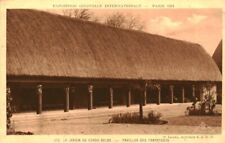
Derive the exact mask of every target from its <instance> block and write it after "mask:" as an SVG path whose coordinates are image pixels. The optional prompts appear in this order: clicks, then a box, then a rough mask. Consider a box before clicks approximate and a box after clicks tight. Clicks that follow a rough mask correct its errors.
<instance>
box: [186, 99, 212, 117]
mask: <svg viewBox="0 0 225 143" xmlns="http://www.w3.org/2000/svg"><path fill="white" fill-rule="evenodd" d="M215 107H216V101H215V100H214V99H213V98H212V96H205V98H204V100H202V101H197V100H195V101H194V102H193V103H192V106H190V107H187V109H186V111H185V114H186V115H214V114H215V113H216V112H215V111H214V109H215Z"/></svg>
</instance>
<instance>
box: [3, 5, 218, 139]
mask: <svg viewBox="0 0 225 143" xmlns="http://www.w3.org/2000/svg"><path fill="white" fill-rule="evenodd" d="M6 85H7V86H6V96H7V101H6V107H5V108H6V111H7V115H6V116H7V120H6V126H7V133H6V134H7V135H98V134H101V135H125V134H131V135H132V134H136V135H155V134H157V135H160V134H169V135H173V134H176V135H177V134H178V135H182V134H206V135H221V134H222V9H210V8H205V9H194V8H193V9H192V8H188V9H150V8H149V9H7V10H6Z"/></svg>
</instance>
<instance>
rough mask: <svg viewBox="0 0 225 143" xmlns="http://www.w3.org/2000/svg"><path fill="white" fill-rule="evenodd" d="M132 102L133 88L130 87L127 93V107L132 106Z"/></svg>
mask: <svg viewBox="0 0 225 143" xmlns="http://www.w3.org/2000/svg"><path fill="white" fill-rule="evenodd" d="M130 104H131V89H130V88H129V89H128V94H127V107H130Z"/></svg>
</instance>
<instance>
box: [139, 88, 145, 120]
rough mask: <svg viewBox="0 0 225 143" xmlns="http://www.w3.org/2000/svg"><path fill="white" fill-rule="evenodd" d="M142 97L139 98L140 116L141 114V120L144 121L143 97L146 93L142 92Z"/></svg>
mask: <svg viewBox="0 0 225 143" xmlns="http://www.w3.org/2000/svg"><path fill="white" fill-rule="evenodd" d="M141 94H142V95H141V97H140V98H139V114H140V119H143V98H142V97H143V96H144V92H143V90H142V93H141Z"/></svg>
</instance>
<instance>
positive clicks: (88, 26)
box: [7, 10, 221, 81]
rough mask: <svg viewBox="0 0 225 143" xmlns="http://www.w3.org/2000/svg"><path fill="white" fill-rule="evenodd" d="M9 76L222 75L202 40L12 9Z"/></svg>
mask: <svg viewBox="0 0 225 143" xmlns="http://www.w3.org/2000/svg"><path fill="white" fill-rule="evenodd" d="M7 75H8V76H12V75H13V76H47V77H74V78H76V77H78V78H107V79H144V80H185V81H220V80H221V74H220V72H219V69H218V67H217V65H216V64H215V62H214V61H213V60H212V58H211V57H210V56H209V55H208V54H207V53H206V51H205V50H203V48H202V47H201V46H200V45H198V44H193V43H189V42H184V41H180V40H174V39H170V38H166V37H162V36H159V35H152V34H148V33H144V32H137V31H131V30H124V29H117V28H113V27H109V26H105V25H102V24H95V23H92V22H87V21H80V20H76V19H72V18H68V17H63V16H60V15H54V14H49V13H46V12H41V11H36V10H7Z"/></svg>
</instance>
